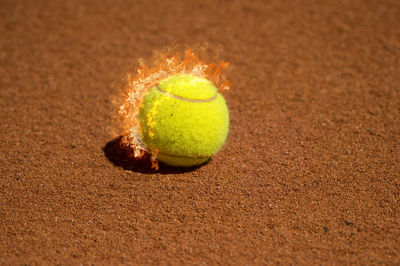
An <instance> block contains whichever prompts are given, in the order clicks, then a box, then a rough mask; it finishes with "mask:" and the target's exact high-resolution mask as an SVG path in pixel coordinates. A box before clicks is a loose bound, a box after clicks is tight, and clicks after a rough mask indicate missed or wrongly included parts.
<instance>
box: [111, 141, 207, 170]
mask: <svg viewBox="0 0 400 266" xmlns="http://www.w3.org/2000/svg"><path fill="white" fill-rule="evenodd" d="M121 140H122V136H120V137H118V138H115V139H113V140H111V141H109V142H108V143H107V144H106V145H105V146H104V147H103V152H104V155H105V156H106V157H107V159H108V160H109V161H110V162H111V163H113V164H114V165H115V166H118V167H122V168H123V169H125V170H130V171H133V172H138V173H143V174H154V173H160V174H182V173H187V172H192V171H194V170H196V169H198V168H200V167H201V166H203V165H205V164H207V163H208V161H207V162H205V163H204V164H202V165H198V166H193V167H171V166H168V165H166V164H163V163H161V162H160V163H159V166H160V168H159V169H158V171H156V170H155V169H153V168H151V161H150V155H146V156H143V157H142V158H135V157H133V154H132V150H131V149H130V148H129V147H126V146H125V145H124V144H123V143H122V142H121Z"/></svg>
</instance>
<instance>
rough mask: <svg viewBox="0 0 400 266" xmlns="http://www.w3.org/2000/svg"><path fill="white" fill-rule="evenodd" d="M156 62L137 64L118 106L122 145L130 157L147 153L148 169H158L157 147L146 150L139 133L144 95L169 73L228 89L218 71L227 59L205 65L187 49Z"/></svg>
mask: <svg viewBox="0 0 400 266" xmlns="http://www.w3.org/2000/svg"><path fill="white" fill-rule="evenodd" d="M158 59H159V60H160V63H159V64H158V65H157V66H156V67H148V66H145V65H144V66H141V67H140V68H138V69H137V74H136V76H134V77H133V76H132V75H128V86H127V88H126V89H125V98H124V100H123V102H122V105H121V107H120V109H119V114H120V115H121V116H122V118H123V125H124V131H123V134H122V135H123V137H122V144H123V145H124V146H126V147H127V148H130V149H131V150H132V157H134V158H142V157H143V156H145V155H149V154H150V158H151V159H150V160H151V163H152V168H154V169H156V170H158V168H159V166H158V160H157V154H158V151H157V150H149V149H148V148H147V147H146V145H145V144H144V143H143V140H142V137H141V134H140V132H141V131H140V130H141V128H140V119H139V112H140V107H141V104H142V102H143V99H144V97H145V96H146V94H147V93H148V92H149V90H150V89H151V88H152V87H154V86H155V85H157V84H158V83H159V82H160V81H161V80H163V79H165V78H167V77H169V76H172V75H181V74H186V75H193V76H198V77H202V78H205V79H207V80H209V81H211V82H212V83H213V84H214V85H215V86H216V87H217V89H218V90H219V91H223V90H229V89H230V81H229V80H227V79H223V78H222V75H221V74H222V73H223V71H224V70H226V68H227V67H228V65H229V64H228V62H225V61H222V62H221V63H219V64H207V63H205V62H203V61H202V60H200V59H199V57H198V56H197V55H196V54H195V53H194V52H193V50H191V49H189V50H186V51H185V54H184V56H181V55H179V54H174V55H173V56H169V57H168V56H165V55H160V56H159V58H158Z"/></svg>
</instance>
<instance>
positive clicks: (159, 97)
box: [139, 75, 229, 167]
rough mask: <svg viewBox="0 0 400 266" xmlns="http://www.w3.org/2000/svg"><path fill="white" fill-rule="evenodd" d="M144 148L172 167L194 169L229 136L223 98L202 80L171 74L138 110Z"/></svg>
mask: <svg viewBox="0 0 400 266" xmlns="http://www.w3.org/2000/svg"><path fill="white" fill-rule="evenodd" d="M139 120H140V131H141V138H142V141H143V143H144V144H145V145H146V148H147V149H148V150H149V151H150V152H151V153H153V154H156V156H157V159H158V160H159V161H161V162H164V163H165V164H168V165H171V166H182V167H188V166H194V165H199V164H202V163H204V162H206V161H207V160H209V159H210V157H211V156H212V155H214V154H215V153H217V152H218V151H219V150H220V149H221V147H222V146H223V144H224V143H225V140H226V138H227V135H228V129H229V111H228V107H227V105H226V103H225V100H224V98H223V96H222V95H221V94H220V93H218V91H217V88H216V87H215V86H214V85H213V84H212V83H211V82H209V81H208V80H207V79H205V78H201V77H197V76H193V75H172V76H170V77H168V78H166V79H164V80H161V81H160V82H159V83H158V84H157V85H156V86H154V87H152V88H151V89H150V91H149V92H148V93H147V95H146V96H145V97H144V99H143V102H142V104H141V106H140V111H139Z"/></svg>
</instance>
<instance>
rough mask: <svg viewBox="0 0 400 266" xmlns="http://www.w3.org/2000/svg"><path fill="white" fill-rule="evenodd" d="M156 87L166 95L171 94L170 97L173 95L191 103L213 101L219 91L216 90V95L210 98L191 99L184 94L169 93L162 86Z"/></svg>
mask: <svg viewBox="0 0 400 266" xmlns="http://www.w3.org/2000/svg"><path fill="white" fill-rule="evenodd" d="M156 88H157V90H158V91H159V92H161V93H164V94H166V95H168V96H170V97H173V98H175V99H178V100H182V101H186V102H191V103H206V102H212V101H214V100H215V99H216V98H217V97H218V92H216V93H215V95H214V96H213V97H211V98H208V99H189V98H185V97H182V96H178V95H175V94H171V93H169V92H166V91H163V90H161V89H160V87H158V86H156Z"/></svg>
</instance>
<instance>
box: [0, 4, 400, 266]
mask: <svg viewBox="0 0 400 266" xmlns="http://www.w3.org/2000/svg"><path fill="white" fill-rule="evenodd" d="M0 14H1V16H0V22H1V23H0V36H1V38H0V107H1V108H0V109H1V112H0V122H1V124H0V125H1V127H0V128H1V131H0V138H1V150H0V176H1V183H0V264H2V265H16V264H33V265H34V264H41V265H46V264H62V265H78V264H83V265H89V264H96V265H118V264H154V265H158V264H173V265H175V264H182V265H187V264H207V265H214V264H222V265H226V264H231V265H260V264H294V265H298V264H303V265H315V264H337V265H343V264H363V265H365V264H389V265H390V264H391V265H395V264H400V207H399V200H400V174H399V173H400V27H399V25H400V2H399V1H398V0H394V1H350V0H349V1H343V0H338V1H295V0H292V1H222V0H221V1H218V0H216V1H12V0H10V1H5V0H2V1H1V2H0ZM172 43H175V44H178V45H182V47H189V48H190V47H198V46H199V45H203V44H205V43H207V44H208V47H209V48H210V49H211V50H216V53H218V60H219V59H225V60H226V61H228V62H230V64H231V68H230V71H229V72H228V73H227V75H228V78H229V79H230V80H231V83H232V89H231V90H230V91H228V92H226V93H224V96H225V98H226V100H227V103H228V106H229V109H230V114H231V126H230V133H229V138H228V141H227V143H226V145H225V146H224V148H223V150H222V151H221V152H220V153H218V154H217V155H216V156H215V157H213V158H212V160H211V161H210V162H209V163H208V164H206V165H204V166H202V167H200V168H197V169H188V170H186V171H185V170H175V169H172V168H168V167H165V166H162V167H161V169H160V171H159V172H153V171H150V170H149V169H148V167H147V166H146V165H143V164H142V163H140V162H137V161H135V162H130V161H129V160H127V156H126V154H124V151H122V150H121V149H119V145H118V142H119V139H118V137H119V133H120V132H119V131H118V129H116V123H115V113H116V111H118V110H117V109H118V106H116V105H115V104H114V102H115V99H116V98H118V97H117V96H118V93H119V88H118V80H120V79H121V78H122V77H124V76H125V75H126V74H127V73H128V72H130V71H131V72H132V73H133V71H134V66H135V65H136V64H137V62H138V60H139V59H140V58H149V57H151V55H152V54H153V53H154V52H157V51H160V50H163V49H166V48H168V47H171V45H172ZM110 132H114V134H110ZM115 133H116V134H115Z"/></svg>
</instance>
